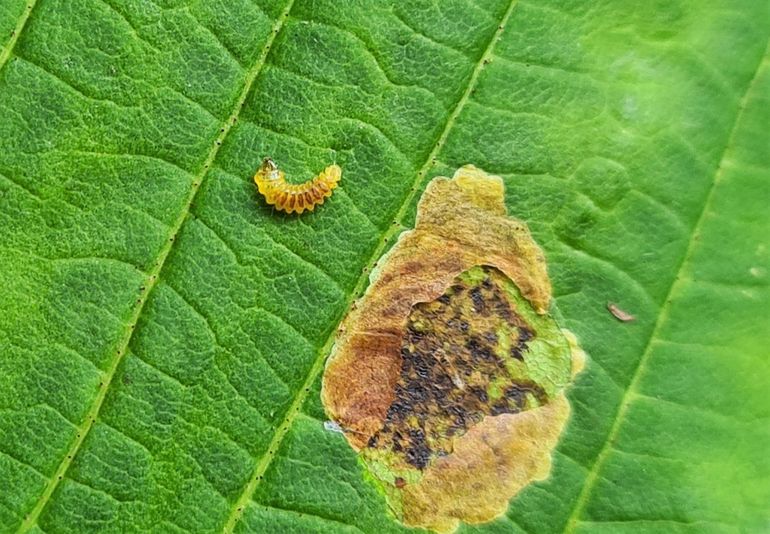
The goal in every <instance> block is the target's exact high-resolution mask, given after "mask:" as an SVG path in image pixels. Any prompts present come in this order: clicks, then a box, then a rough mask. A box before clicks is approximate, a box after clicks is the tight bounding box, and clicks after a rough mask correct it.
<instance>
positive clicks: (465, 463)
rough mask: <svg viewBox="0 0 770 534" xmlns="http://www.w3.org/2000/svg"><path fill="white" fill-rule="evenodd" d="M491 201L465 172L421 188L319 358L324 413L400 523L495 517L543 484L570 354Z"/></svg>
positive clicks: (533, 263) (446, 527)
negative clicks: (411, 224)
mask: <svg viewBox="0 0 770 534" xmlns="http://www.w3.org/2000/svg"><path fill="white" fill-rule="evenodd" d="M503 198H504V190H503V183H502V180H501V179H500V178H499V177H496V176H490V175H487V174H486V173H485V172H483V171H481V170H479V169H477V168H475V167H473V166H470V165H468V166H465V167H463V168H461V169H459V170H458V171H457V173H455V176H454V177H453V178H452V179H448V178H436V179H434V180H433V181H431V182H430V183H429V184H428V186H427V188H426V190H425V192H424V193H423V196H422V198H421V200H420V203H419V205H418V210H417V219H416V227H415V229H414V230H412V231H408V232H404V233H402V234H401V236H400V237H399V240H398V242H397V243H396V244H395V245H394V246H393V248H392V249H391V250H390V252H389V253H388V254H387V255H386V256H385V257H383V258H382V259H381V260H380V261H379V262H378V267H377V268H375V269H374V270H373V272H372V273H371V277H370V278H371V284H370V287H369V289H368V290H367V293H366V294H365V295H364V297H363V298H362V299H361V300H360V301H359V302H358V303H357V306H354V307H352V308H351V311H350V313H349V314H348V316H347V317H346V319H345V320H344V321H343V323H342V326H341V328H340V329H339V331H338V337H337V340H336V343H335V346H334V348H333V351H332V355H331V357H330V358H329V361H328V362H327V367H326V371H325V373H324V379H323V388H322V400H323V402H324V406H325V408H326V411H327V413H328V414H329V416H330V418H331V419H332V420H334V421H336V422H337V423H339V425H340V426H341V427H342V428H343V429H344V431H345V432H344V433H345V437H346V439H347V440H348V442H349V443H350V444H351V446H352V447H353V448H354V449H356V450H357V451H360V453H361V455H362V457H363V459H364V461H365V463H366V465H367V466H368V467H369V470H370V472H371V473H372V474H373V475H374V476H375V478H377V479H379V480H380V481H381V482H382V484H383V488H384V489H385V492H386V495H387V496H388V502H389V504H390V506H391V509H392V510H393V511H394V513H395V514H396V515H397V516H398V517H399V518H400V519H401V520H402V521H404V522H405V523H406V524H409V525H413V526H421V527H427V528H431V529H434V530H437V531H442V532H443V531H451V530H453V529H454V528H456V527H457V526H458V525H459V522H460V521H466V522H471V523H478V522H483V521H488V520H490V519H492V518H494V517H495V516H497V515H499V514H500V513H502V512H503V511H504V510H505V508H506V507H507V504H508V501H509V499H510V498H511V497H512V496H513V495H515V494H516V493H517V492H518V491H519V490H520V489H521V488H523V487H524V486H526V485H527V484H529V483H530V482H531V481H533V480H537V479H541V478H543V477H545V476H547V474H548V472H549V470H550V454H551V450H552V448H553V447H554V445H555V443H556V441H557V439H558V436H559V434H560V432H561V430H562V427H563V425H564V423H565V421H566V419H567V416H568V414H569V405H568V403H567V401H566V399H565V398H564V395H563V389H564V388H565V387H566V386H567V385H568V383H569V381H570V378H571V375H572V373H575V372H577V371H578V370H579V368H580V367H581V366H582V364H581V363H580V362H579V360H581V358H580V357H579V356H580V355H581V354H582V353H581V352H580V351H579V349H578V348H577V345H576V343H575V341H574V337H573V336H571V335H570V334H568V333H567V332H563V331H562V330H561V329H559V328H558V326H557V325H556V323H555V322H554V320H553V319H552V318H551V317H550V316H549V315H548V314H547V312H548V309H549V307H550V299H551V286H550V281H549V279H548V275H547V273H546V265H545V258H544V256H543V253H542V251H541V250H540V248H539V247H538V246H537V244H536V243H535V242H534V240H533V239H532V237H531V235H530V233H529V230H528V228H527V226H526V225H525V224H524V223H522V222H521V221H518V220H516V219H513V218H510V217H508V216H507V213H506V209H505V205H504V202H503ZM581 361H582V360H581Z"/></svg>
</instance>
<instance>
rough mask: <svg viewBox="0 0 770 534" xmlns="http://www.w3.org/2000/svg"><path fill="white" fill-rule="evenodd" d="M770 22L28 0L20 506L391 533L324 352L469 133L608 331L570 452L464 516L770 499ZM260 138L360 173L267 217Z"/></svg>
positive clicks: (2, 95)
mask: <svg viewBox="0 0 770 534" xmlns="http://www.w3.org/2000/svg"><path fill="white" fill-rule="evenodd" d="M768 19H769V14H768V8H767V6H766V5H763V4H762V3H758V2H749V1H728V0H722V1H719V2H715V3H711V4H709V5H708V6H702V5H696V3H694V2H677V3H666V4H665V5H659V6H651V5H650V6H648V5H646V4H645V5H636V4H631V3H626V2H618V3H611V4H610V3H607V4H605V3H599V2H596V3H583V2H575V3H564V2H555V1H554V2H537V3H536V2H512V3H509V2H507V1H505V2H498V1H494V0H485V1H483V2H477V3H471V2H447V3H442V4H441V7H437V5H435V4H432V3H429V2H414V3H405V4H403V5H401V4H398V5H389V4H384V3H376V2H360V3H356V4H352V5H350V6H346V7H344V8H340V7H339V6H338V5H337V3H333V2H305V1H302V0H295V1H289V2H286V1H284V2H257V3H250V2H246V1H243V2H190V3H181V2H163V3H157V4H153V3H150V2H147V3H145V2H125V1H118V0H89V1H87V2H77V3H73V2H65V1H63V0H59V1H54V0H37V1H36V2H19V1H16V0H13V1H9V2H5V3H4V4H3V6H0V46H1V47H2V48H0V117H2V120H0V229H1V230H2V231H1V232H0V248H1V249H2V254H0V277H2V281H3V283H4V284H3V285H4V288H5V291H4V292H3V294H2V296H0V311H1V312H2V313H0V354H1V355H2V356H0V410H2V412H1V413H2V415H0V451H2V452H1V453H0V481H2V482H3V486H4V487H12V488H14V490H13V491H10V492H9V491H2V492H0V530H2V531H9V532H14V531H17V530H19V529H22V530H27V529H36V530H40V531H44V532H82V531H92V530H95V531H146V530H150V529H153V528H155V529H158V530H160V531H195V532H221V531H230V530H234V531H239V532H248V531H265V530H268V529H270V528H273V529H294V530H296V531H302V530H304V531H331V532H361V531H363V532H383V531H394V532H395V531H400V530H401V529H402V527H401V526H400V525H399V524H398V523H396V522H394V521H393V520H392V519H390V518H389V515H388V514H387V511H386V509H385V504H384V501H383V499H382V498H381V496H379V495H378V493H377V491H376V490H375V489H374V488H373V487H372V486H371V485H370V484H369V483H368V482H367V481H366V479H365V476H364V473H363V472H362V469H361V467H360V465H359V464H358V463H357V462H356V460H355V456H354V454H353V453H352V451H350V450H349V448H348V447H347V445H346V444H345V442H344V439H343V438H342V437H341V436H340V435H339V434H337V433H334V432H329V431H326V430H324V427H323V423H322V421H323V420H324V414H323V411H322V409H321V408H320V404H319V402H318V388H319V381H318V376H319V374H320V371H321V370H322V368H323V363H324V360H325V357H326V355H327V354H328V352H329V350H330V348H331V344H332V343H333V340H334V332H335V329H336V327H337V325H338V323H339V321H340V320H341V318H342V317H344V315H345V313H346V311H347V309H348V307H349V305H350V303H352V302H353V300H354V299H355V298H356V297H357V296H358V295H360V294H361V293H362V291H363V290H364V289H365V287H366V283H367V280H368V275H367V273H366V272H364V270H365V269H370V268H371V267H372V265H373V264H374V262H376V260H377V259H378V258H379V257H380V256H381V255H382V253H383V252H384V251H386V250H387V249H388V247H389V246H390V244H391V243H392V242H393V240H394V239H395V237H396V236H397V234H398V233H399V232H400V231H401V230H402V229H403V228H405V227H410V226H411V225H412V222H413V212H414V208H415V205H416V202H417V199H418V198H419V195H420V193H421V191H422V189H423V188H424V186H425V184H426V183H427V181H428V180H429V179H430V178H431V177H433V176H436V175H451V173H452V172H453V170H454V169H456V168H458V167H460V166H462V165H464V164H466V163H473V164H475V165H478V166H479V167H482V168H484V169H485V170H487V171H489V172H491V173H494V174H498V175H501V176H502V177H503V179H504V181H505V186H506V192H507V193H506V195H507V196H506V204H507V208H508V211H509V212H510V213H511V214H514V215H515V216H516V217H518V218H520V219H523V220H525V221H527V223H528V224H529V226H530V228H531V229H532V232H533V234H534V236H535V239H536V241H537V242H538V243H539V244H540V245H541V246H542V247H543V249H544V251H545V253H546V256H547V258H548V265H549V271H550V272H549V274H550V277H551V279H552V282H553V286H554V296H555V298H556V301H557V304H558V308H559V310H560V313H561V314H562V315H563V317H564V323H565V324H564V326H565V327H567V328H569V329H570V330H572V331H573V332H575V333H576V335H577V336H578V338H579V339H580V342H581V346H582V347H583V348H584V349H585V350H586V352H587V353H588V355H589V357H590V358H589V363H588V367H587V369H586V371H584V372H583V374H582V375H581V376H580V377H579V378H578V381H577V384H576V386H575V387H574V388H573V389H572V390H571V392H570V394H569V396H570V402H571V404H572V406H573V416H572V419H571V421H570V423H569V425H568V427H567V430H566V431H565V434H564V437H563V439H562V441H561V442H560V444H559V445H558V447H557V452H556V453H555V456H554V467H553V471H552V476H551V478H550V479H549V480H547V481H545V482H542V483H538V484H536V485H533V486H532V487H530V488H528V489H526V490H525V491H524V492H523V493H522V494H520V495H519V496H518V497H517V498H516V499H515V500H514V501H513V502H512V503H511V506H510V509H509V512H508V514H507V515H506V516H505V517H503V518H501V519H499V520H497V521H496V522H494V523H491V524H488V525H482V526H475V527H463V529H465V530H466V531H474V532H476V531H478V532H508V531H514V532H516V531H522V530H523V531H537V532H562V531H568V532H581V531H583V532H601V531H608V532H622V531H626V530H627V531H634V532H639V531H649V532H657V531H667V532H670V531H676V532H698V531H708V532H712V531H713V532H723V531H724V532H729V531H735V530H749V531H752V530H759V529H761V528H762V527H763V526H766V525H767V521H768V517H767V510H766V509H765V508H766V507H765V506H763V504H765V503H766V502H767V501H768V496H769V495H770V490H768V477H769V476H770V466H768V464H767V460H766V459H764V456H765V455H764V454H763V453H764V451H765V450H766V448H767V443H768V440H769V439H770V436H768V431H767V430H766V427H767V425H766V421H767V417H768V413H767V403H766V401H763V391H765V390H766V389H767V386H768V380H769V379H768V373H767V372H766V367H767V351H766V349H765V348H764V347H765V346H766V344H767V341H768V339H769V338H770V328H769V327H768V319H767V313H766V309H767V303H768V278H767V276H768V274H767V273H768V271H769V270H770V260H769V259H768V258H769V256H768V252H767V251H768V246H770V243H768V242H767V235H768V232H767V230H768V228H769V227H770V222H769V221H768V214H767V210H766V208H765V205H766V204H767V198H768V191H767V185H766V184H767V180H768V174H770V171H769V170H768V169H769V168H770V160H769V158H770V150H768V136H767V132H766V127H765V125H766V124H767V123H768V119H770V117H768V113H770V111H769V110H770V106H768V105H767V104H768V94H770V74H769V73H768V65H769V64H770V62H769V61H768V52H767V46H768V45H767V43H768V29H767V28H768V24H767V21H768ZM266 155H270V156H271V157H273V158H275V159H276V160H277V161H279V162H280V163H281V166H282V168H285V169H286V170H287V175H288V176H292V177H296V180H297V181H303V180H305V179H307V178H309V177H311V176H312V175H314V174H315V171H317V169H320V168H323V167H325V166H326V165H328V164H329V163H331V160H332V159H335V160H336V162H337V163H338V164H340V166H341V167H342V168H343V172H344V179H343V182H342V187H341V188H340V189H339V190H338V191H337V192H335V195H334V196H333V197H332V199H330V201H328V202H327V203H326V204H324V206H323V207H322V208H323V209H320V210H319V211H318V212H317V213H314V214H312V217H307V218H306V217H302V218H295V217H286V216H281V215H276V214H274V213H273V212H272V211H271V210H270V209H269V208H268V207H266V206H264V205H262V204H260V203H259V198H258V195H257V194H256V192H255V190H254V188H253V185H252V184H251V176H252V175H253V172H254V171H255V169H256V168H257V166H258V164H259V162H260V161H261V159H262V157H264V156H266ZM394 223H395V224H394ZM608 301H611V302H614V303H617V305H618V306H620V307H621V308H622V309H623V310H626V311H628V312H629V313H631V314H633V315H634V316H635V317H636V320H635V321H633V322H629V323H620V322H618V321H617V320H616V319H615V318H614V317H612V315H611V314H610V313H608V312H607V309H606V303H607V302H608ZM59 477H61V479H59Z"/></svg>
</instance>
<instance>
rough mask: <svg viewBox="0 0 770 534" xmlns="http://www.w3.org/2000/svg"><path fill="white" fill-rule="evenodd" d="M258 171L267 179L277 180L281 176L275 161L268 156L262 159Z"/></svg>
mask: <svg viewBox="0 0 770 534" xmlns="http://www.w3.org/2000/svg"><path fill="white" fill-rule="evenodd" d="M259 170H260V172H261V173H262V175H263V176H264V177H265V178H266V179H268V180H278V179H280V178H281V173H280V171H279V170H278V165H276V164H275V162H274V161H273V160H272V159H270V158H265V159H264V160H262V167H260V169H259Z"/></svg>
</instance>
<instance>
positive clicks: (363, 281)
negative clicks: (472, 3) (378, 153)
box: [223, 0, 518, 534]
mask: <svg viewBox="0 0 770 534" xmlns="http://www.w3.org/2000/svg"><path fill="white" fill-rule="evenodd" d="M517 2H518V0H511V1H510V3H509V5H508V7H507V8H506V10H505V12H504V13H503V16H502V18H501V19H500V23H499V24H498V25H497V28H496V30H495V31H494V33H493V34H492V38H491V39H490V40H489V43H487V46H486V48H485V49H484V51H483V52H482V54H481V56H480V57H479V59H478V61H477V62H476V65H475V66H474V68H473V72H472V73H471V77H470V78H469V79H468V84H467V86H466V88H465V91H463V93H462V95H461V96H460V98H459V99H458V101H457V103H456V104H455V106H454V108H453V110H452V112H451V113H450V114H449V116H448V117H447V120H446V123H445V124H444V128H443V129H442V131H441V134H440V135H439V137H438V139H437V140H436V142H435V144H434V146H433V150H431V152H430V153H429V154H428V157H427V158H426V159H425V162H424V163H423V165H422V166H421V167H420V170H419V171H418V172H417V174H416V176H415V179H414V182H413V183H412V187H411V188H410V190H409V192H408V193H407V195H406V196H405V197H404V200H403V201H402V202H401V205H400V207H399V209H398V211H397V212H396V214H395V216H394V218H393V222H394V224H391V225H390V226H389V227H388V229H387V230H386V231H385V232H384V233H383V234H382V236H381V238H380V240H379V242H378V243H377V245H376V246H375V248H374V251H373V252H372V254H371V256H370V258H369V260H368V261H367V262H366V268H364V269H362V271H361V275H360V276H359V277H358V280H357V281H356V285H355V286H354V288H353V291H351V293H350V295H349V297H348V299H347V302H346V303H345V306H344V307H343V312H342V313H341V314H340V315H339V316H338V317H337V320H336V323H337V324H339V323H340V321H342V319H343V318H344V317H345V315H346V314H347V311H348V310H349V309H350V306H351V305H352V304H353V302H354V301H355V300H356V299H357V298H359V297H360V296H361V295H362V294H363V292H364V290H365V289H366V287H367V286H368V283H367V281H368V279H369V273H370V272H371V270H372V266H373V265H374V264H375V263H376V261H377V260H378V259H379V258H380V256H381V255H382V254H383V253H384V252H385V250H386V249H387V247H388V243H389V241H390V240H391V239H392V238H394V237H396V236H397V234H399V233H400V232H401V231H403V230H404V226H403V224H402V219H403V218H404V216H405V215H406V214H407V213H408V211H409V209H410V207H411V205H412V202H413V200H414V198H415V196H416V195H417V193H418V191H419V190H420V187H419V186H420V184H421V183H422V181H423V180H424V179H425V176H426V175H427V173H428V171H429V170H430V168H431V167H432V166H433V165H434V163H435V159H436V156H437V155H438V153H439V152H440V151H441V149H442V148H443V146H444V144H445V143H446V140H447V138H448V136H449V133H450V131H451V130H452V127H453V126H454V124H455V122H456V120H457V117H458V116H459V115H460V113H461V112H462V110H463V108H464V107H465V104H466V103H467V102H468V99H469V98H470V96H471V93H472V92H473V89H474V88H475V86H476V83H477V81H478V78H479V75H480V74H481V71H482V70H483V68H484V67H485V66H486V65H487V63H489V59H490V58H491V56H492V53H493V50H494V48H495V44H497V42H498V40H499V39H500V36H501V34H502V32H503V30H504V29H505V26H506V25H507V23H508V20H509V19H510V17H511V13H513V10H514V8H515V7H516V4H517ZM336 334H337V330H336V328H335V329H333V330H332V331H331V332H330V334H329V336H328V337H327V339H326V341H325V342H324V344H323V345H322V346H321V349H320V350H319V351H318V355H317V357H316V359H315V361H314V362H313V365H312V366H311V368H310V371H309V372H308V374H307V376H306V377H305V381H304V382H303V384H302V386H301V387H300V389H299V390H298V392H297V395H296V396H295V397H294V400H293V401H292V403H291V405H290V406H289V409H288V410H287V412H286V417H285V419H284V422H283V423H282V424H281V425H280V426H279V427H278V429H277V430H276V432H275V434H274V435H273V439H272V440H271V441H270V445H269V446H268V448H267V451H266V452H265V454H264V455H263V456H262V458H261V459H260V460H259V462H258V463H257V466H256V468H255V470H254V473H253V474H252V476H251V478H250V480H249V482H248V484H247V485H246V487H245V488H244V491H243V492H242V493H241V495H240V497H239V498H238V499H237V500H236V502H235V506H233V509H232V510H231V513H230V516H229V517H228V520H227V522H226V523H225V526H224V529H223V532H224V534H229V533H231V532H233V530H234V528H235V525H236V523H237V522H238V520H239V519H240V517H241V515H242V514H243V511H244V510H245V508H246V505H247V504H248V503H249V501H250V500H251V498H252V496H253V495H254V492H255V491H256V488H257V486H258V485H259V483H260V482H261V481H262V479H263V475H264V474H265V472H266V471H267V469H268V467H269V466H270V464H271V463H272V461H273V458H275V457H276V456H277V454H278V450H279V448H280V446H281V443H282V442H283V439H284V438H285V437H286V435H287V434H288V432H289V430H290V429H291V427H292V425H293V423H294V420H295V419H296V418H297V416H298V415H299V413H300V412H301V409H302V405H303V404H304V402H305V399H306V398H307V395H308V393H309V392H310V389H311V386H312V385H313V382H314V381H315V379H316V378H317V377H318V374H319V373H320V372H321V370H322V369H323V364H324V362H325V361H326V358H327V357H328V356H329V353H330V352H331V349H332V346H333V345H334V340H335V338H336Z"/></svg>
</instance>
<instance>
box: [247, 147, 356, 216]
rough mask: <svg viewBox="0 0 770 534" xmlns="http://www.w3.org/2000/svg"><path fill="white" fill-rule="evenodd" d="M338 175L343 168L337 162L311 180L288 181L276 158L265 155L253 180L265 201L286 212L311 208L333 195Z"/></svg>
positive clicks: (340, 174) (339, 176)
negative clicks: (294, 182)
mask: <svg viewBox="0 0 770 534" xmlns="http://www.w3.org/2000/svg"><path fill="white" fill-rule="evenodd" d="M341 177H342V169H341V168H340V167H339V166H338V165H329V166H328V167H326V168H325V169H324V170H323V171H321V173H320V174H319V175H318V176H316V177H315V178H313V179H312V180H308V181H307V182H304V183H301V184H289V183H286V176H285V175H284V173H283V171H281V170H280V169H278V166H277V165H276V164H275V162H274V161H273V160H272V159H270V158H265V160H264V161H263V162H262V165H261V166H260V167H259V170H257V173H256V174H255V175H254V183H255V184H257V189H259V192H260V194H261V195H262V196H263V197H265V201H266V202H267V203H268V204H270V205H272V206H275V207H276V209H278V210H280V211H285V212H286V213H293V212H295V211H296V212H297V213H302V212H303V211H305V210H310V211H313V210H314V209H315V207H316V205H317V204H323V203H324V200H325V199H326V197H330V196H331V195H332V190H333V189H334V188H335V187H337V184H338V183H339V181H340V178H341Z"/></svg>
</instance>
